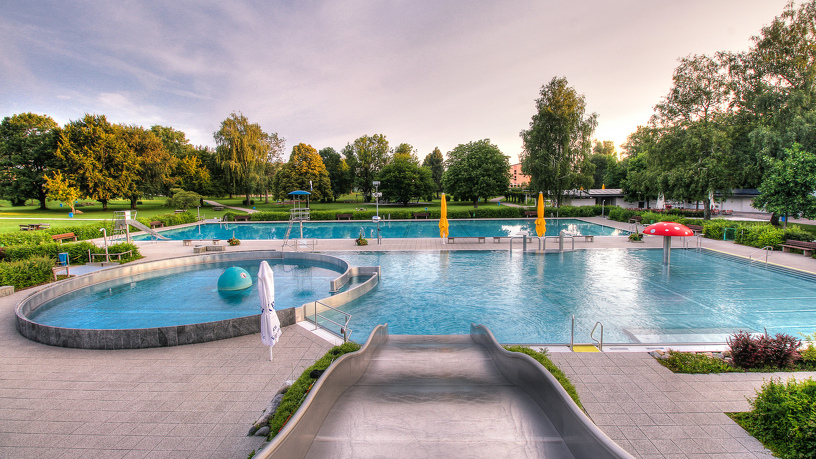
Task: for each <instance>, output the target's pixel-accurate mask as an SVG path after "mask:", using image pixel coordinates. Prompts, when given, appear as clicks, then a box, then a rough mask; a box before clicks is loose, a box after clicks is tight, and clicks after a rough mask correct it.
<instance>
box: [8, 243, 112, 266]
mask: <svg viewBox="0 0 816 459" xmlns="http://www.w3.org/2000/svg"><path fill="white" fill-rule="evenodd" d="M96 249H97V247H96V246H95V245H93V244H92V243H90V242H87V241H80V242H66V243H58V242H53V241H52V242H48V243H45V244H39V245H33V244H23V245H15V246H11V247H6V248H5V253H6V260H8V261H20V260H27V259H29V258H36V257H47V258H50V259H51V260H56V259H57V254H59V253H62V252H66V253H68V258H69V260H70V263H71V264H83V263H87V262H88V250H91V252H92V253H96V252H95V250H96Z"/></svg>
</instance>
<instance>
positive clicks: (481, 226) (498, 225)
mask: <svg viewBox="0 0 816 459" xmlns="http://www.w3.org/2000/svg"><path fill="white" fill-rule="evenodd" d="M449 224H450V236H451V237H472V236H484V237H492V236H510V235H514V234H516V233H518V232H519V231H527V232H528V233H529V234H535V223H533V220H523V219H515V220H491V219H474V220H449ZM288 226H289V223H288V222H276V223H203V224H200V225H193V226H188V227H186V228H176V229H170V230H165V231H162V232H161V234H162V236H165V237H167V238H169V239H173V240H183V239H224V240H226V239H229V238H231V237H233V236H234V237H236V238H238V239H242V240H244V239H283V238H284V236H285V235H286V229H287V228H288ZM361 230H362V231H363V233H364V235H365V237H366V238H375V237H377V224H376V223H373V222H371V221H369V220H353V221H343V222H311V221H310V222H304V223H303V237H304V238H309V239H355V238H357V237H358V236H359V235H360V231H361ZM380 230H381V232H382V237H384V238H427V237H432V238H436V237H439V222H438V221H437V220H395V221H391V220H383V221H381V222H380ZM561 230H566V231H569V232H571V233H575V234H581V235H586V236H625V235H628V234H629V232H628V231H625V230H620V229H616V228H612V227H608V226H603V225H597V224H595V223H590V222H585V221H582V220H577V219H568V218H560V219H547V236H557V235H558V233H559V232H560V231H561ZM291 237H300V227H299V225H295V226H294V227H293V228H292V234H291ZM133 239H135V240H149V239H150V235H147V234H140V235H137V236H134V237H133Z"/></svg>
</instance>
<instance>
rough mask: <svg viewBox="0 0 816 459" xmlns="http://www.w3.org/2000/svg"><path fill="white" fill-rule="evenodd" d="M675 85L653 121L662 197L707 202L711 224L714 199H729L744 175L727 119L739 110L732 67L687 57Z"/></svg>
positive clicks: (676, 74) (677, 71)
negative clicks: (730, 72) (717, 193)
mask: <svg viewBox="0 0 816 459" xmlns="http://www.w3.org/2000/svg"><path fill="white" fill-rule="evenodd" d="M672 81H673V85H672V87H671V89H670V90H669V94H668V95H667V96H666V97H665V98H663V100H662V101H661V102H660V103H659V104H657V105H656V106H655V114H654V116H653V117H652V125H653V126H655V127H656V129H657V130H658V140H657V148H655V149H654V150H653V153H654V154H655V155H656V156H655V157H654V158H653V164H655V165H657V167H658V168H659V171H658V173H659V176H660V179H659V183H660V191H661V192H662V193H664V195H665V196H666V197H667V198H671V199H676V200H683V201H703V202H704V203H705V213H704V218H706V219H708V218H711V195H712V194H713V193H714V192H715V191H720V192H721V193H722V194H724V195H727V194H728V193H730V192H731V189H732V188H733V187H734V186H735V185H736V184H737V183H739V171H740V170H741V168H740V167H739V165H737V164H736V163H735V161H734V159H735V158H734V156H733V155H732V154H731V142H730V135H729V134H730V133H729V130H730V123H729V122H728V119H729V117H730V116H731V114H732V107H733V106H734V104H733V92H732V90H731V86H730V84H729V76H728V71H727V67H726V65H724V63H723V61H722V59H721V58H713V57H709V56H705V55H694V56H689V57H685V58H682V59H680V65H678V66H677V68H676V69H675V71H674V74H673V76H672Z"/></svg>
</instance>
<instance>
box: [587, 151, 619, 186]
mask: <svg viewBox="0 0 816 459" xmlns="http://www.w3.org/2000/svg"><path fill="white" fill-rule="evenodd" d="M589 161H590V162H591V163H592V164H593V165H594V166H595V172H593V174H592V179H593V180H592V185H590V186H592V187H595V188H599V187H601V186H607V187H609V188H616V187H617V182H616V183H610V181H609V180H608V178H607V174H608V173H609V172H610V171H612V170H613V169H614V168H615V167H616V165H617V162H618V152H617V151H616V150H615V144H614V143H613V142H612V141H611V140H604V141H603V142H601V141H599V140H596V141H595V146H594V147H592V156H590V157H589Z"/></svg>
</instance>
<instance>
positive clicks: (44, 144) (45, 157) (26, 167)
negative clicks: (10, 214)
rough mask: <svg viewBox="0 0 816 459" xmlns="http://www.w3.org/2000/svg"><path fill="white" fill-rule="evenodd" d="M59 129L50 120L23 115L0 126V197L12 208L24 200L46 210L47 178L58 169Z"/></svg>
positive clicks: (38, 116)
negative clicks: (32, 200) (7, 201)
mask: <svg viewBox="0 0 816 459" xmlns="http://www.w3.org/2000/svg"><path fill="white" fill-rule="evenodd" d="M58 137H59V125H57V122H56V121H54V120H53V119H52V118H51V117H49V116H45V115H35V114H34V113H22V114H18V115H13V116H11V117H8V116H7V117H5V118H3V122H2V123H0V195H2V196H3V197H4V198H6V199H8V200H10V201H11V203H12V205H15V206H16V205H22V204H23V203H25V201H26V199H37V200H39V201H40V209H42V210H45V209H46V208H47V206H46V188H45V183H46V181H45V176H46V174H47V173H48V172H49V171H50V170H52V169H54V168H56V167H58V164H59V161H58V159H57V157H56V151H57V139H58Z"/></svg>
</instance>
